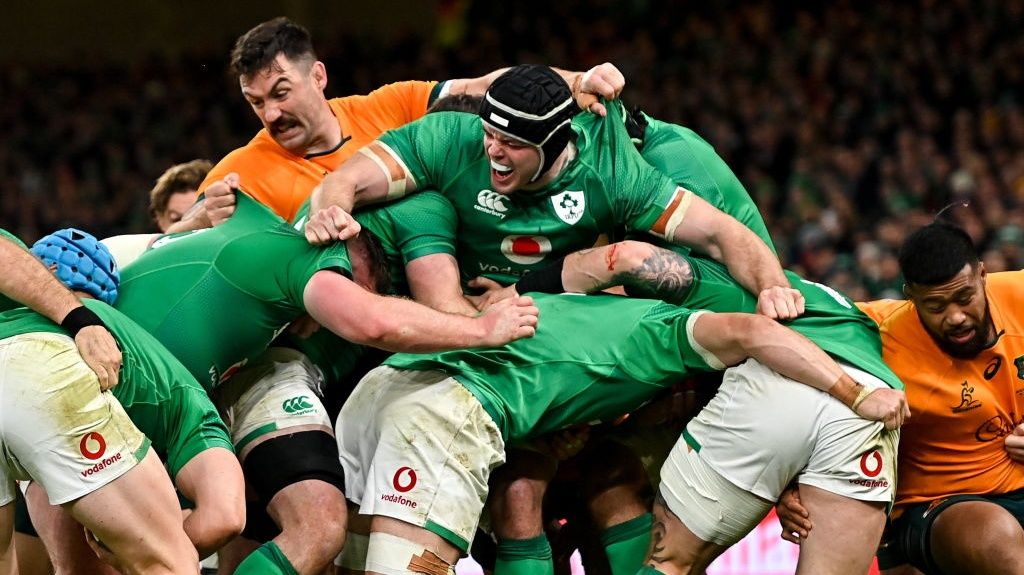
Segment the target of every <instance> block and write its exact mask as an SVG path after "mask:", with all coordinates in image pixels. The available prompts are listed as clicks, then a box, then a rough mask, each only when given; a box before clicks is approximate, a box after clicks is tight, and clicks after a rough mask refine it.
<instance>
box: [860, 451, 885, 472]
mask: <svg viewBox="0 0 1024 575" xmlns="http://www.w3.org/2000/svg"><path fill="white" fill-rule="evenodd" d="M860 470H861V472H863V473H864V475H866V476H868V477H878V474H879V473H881V472H882V454H881V453H879V452H878V450H877V449H872V450H871V451H868V452H867V453H865V454H864V455H861V456H860Z"/></svg>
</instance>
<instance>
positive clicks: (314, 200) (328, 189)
mask: <svg viewBox="0 0 1024 575" xmlns="http://www.w3.org/2000/svg"><path fill="white" fill-rule="evenodd" d="M355 205H356V190H355V186H352V185H351V184H348V183H346V182H345V179H344V178H343V177H342V176H340V175H339V174H338V172H331V173H329V174H327V175H326V176H325V177H324V181H323V182H321V184H320V185H319V186H317V187H316V188H314V189H313V194H312V196H311V197H310V199H309V213H311V214H314V213H316V212H318V211H320V210H322V209H324V208H326V207H327V206H338V207H339V208H341V209H343V210H345V211H346V212H348V213H352V210H353V209H355Z"/></svg>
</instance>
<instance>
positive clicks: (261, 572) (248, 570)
mask: <svg viewBox="0 0 1024 575" xmlns="http://www.w3.org/2000/svg"><path fill="white" fill-rule="evenodd" d="M235 575H299V572H298V571H296V570H295V567H292V564H291V563H290V562H289V561H288V558H287V557H285V556H284V553H283V552H282V551H281V548H280V547H278V546H277V543H274V542H273V541H268V542H266V543H264V544H263V545H261V546H260V547H259V548H257V549H256V550H255V551H253V552H252V553H250V554H249V556H248V557H246V558H245V561H242V562H241V563H239V564H238V567H236V568H235Z"/></svg>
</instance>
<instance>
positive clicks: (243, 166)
mask: <svg viewBox="0 0 1024 575" xmlns="http://www.w3.org/2000/svg"><path fill="white" fill-rule="evenodd" d="M443 87H444V84H443V83H441V84H439V83H437V82H397V83H395V84H388V85H386V86H383V87H381V88H378V89H376V90H374V91H373V92H371V93H370V94H368V95H365V96H347V97H344V98H335V99H333V100H329V102H328V103H329V104H330V106H331V111H332V112H334V115H335V117H336V118H337V120H338V125H339V126H341V134H342V137H343V140H342V142H341V145H340V146H339V147H337V148H335V149H334V150H330V151H327V152H323V153H320V154H311V155H309V156H305V157H302V156H296V155H294V154H292V153H291V152H289V151H288V150H285V149H284V148H282V147H281V146H280V145H278V143H277V142H275V141H274V139H273V138H271V137H270V134H268V133H267V131H266V130H265V129H263V130H260V131H259V133H257V134H256V137H254V138H253V139H252V140H251V141H250V142H249V143H248V144H246V145H245V146H243V147H241V148H238V149H237V150H234V151H233V152H231V153H229V154H228V155H227V156H225V157H224V159H222V160H221V161H220V162H217V165H216V166H214V167H213V169H212V170H210V173H209V174H208V175H207V176H206V179H205V180H204V181H203V183H202V184H201V185H200V186H199V189H200V191H202V190H205V189H206V187H207V186H209V185H210V184H212V183H214V182H216V181H218V180H221V179H223V178H224V176H226V175H227V174H229V173H231V172H236V173H238V176H239V178H240V182H241V185H242V187H243V188H245V190H246V191H247V192H249V194H250V195H252V197H254V198H256V200H257V201H259V202H261V203H263V204H264V205H266V206H269V207H270V209H271V210H273V211H274V213H276V214H277V215H279V216H281V217H282V218H284V219H286V220H292V219H294V218H295V213H296V211H297V210H298V208H299V206H300V205H302V202H304V201H305V200H306V199H307V198H309V195H310V193H312V191H313V188H314V187H316V185H317V184H319V183H320V182H321V181H322V180H323V179H324V176H325V175H327V173H328V172H331V171H334V170H335V169H337V167H338V166H340V165H341V164H342V163H343V162H344V161H345V160H347V159H349V158H350V157H351V156H352V154H354V153H355V152H356V151H357V150H359V148H362V147H363V146H365V145H366V144H369V143H370V142H372V141H373V139H374V138H376V137H377V136H380V135H381V134H382V133H383V132H385V131H387V130H390V129H392V128H397V127H398V126H401V125H403V124H407V123H409V122H411V121H413V120H415V119H417V118H419V117H421V116H423V114H425V113H426V111H427V106H429V105H430V102H432V101H433V100H434V99H436V98H438V97H440V95H441V93H442V91H443Z"/></svg>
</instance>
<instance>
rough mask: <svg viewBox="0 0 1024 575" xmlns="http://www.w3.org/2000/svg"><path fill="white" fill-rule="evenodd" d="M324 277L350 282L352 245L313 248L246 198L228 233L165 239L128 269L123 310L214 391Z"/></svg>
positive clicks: (223, 229)
mask: <svg viewBox="0 0 1024 575" xmlns="http://www.w3.org/2000/svg"><path fill="white" fill-rule="evenodd" d="M320 270H334V271H338V272H340V273H344V274H346V275H349V276H351V264H350V263H349V258H348V251H347V249H346V248H345V244H343V243H336V244H332V245H330V246H326V247H316V246H311V245H310V244H309V243H308V242H306V238H305V237H304V236H303V235H302V234H300V233H298V232H296V231H295V230H294V229H293V228H292V227H291V226H290V225H289V224H288V223H286V222H285V221H284V220H282V219H280V218H279V217H277V216H276V215H274V214H273V213H272V212H271V211H270V210H269V209H267V208H266V207H265V206H263V205H261V204H259V203H257V202H256V201H255V200H253V199H252V198H250V197H248V196H247V195H246V194H244V193H239V194H238V205H237V209H236V210H235V214H234V215H233V216H232V217H231V219H229V220H228V221H227V222H225V223H224V224H223V225H220V226H217V227H214V228H209V229H205V230H199V231H195V232H185V233H181V234H172V235H167V236H163V237H161V238H159V239H157V240H156V241H155V242H154V243H153V245H152V247H151V248H150V249H149V250H148V251H147V252H146V253H144V254H143V255H142V256H141V257H140V258H139V259H138V260H136V261H135V262H133V263H132V264H131V265H129V266H126V267H125V268H124V269H122V270H121V290H120V295H119V297H118V300H117V302H116V304H115V305H116V307H117V309H118V310H120V311H122V312H123V313H124V314H125V315H127V316H128V317H130V318H132V319H133V320H135V321H136V322H137V323H138V324H139V325H141V326H142V327H143V328H145V329H146V330H147V331H149V332H150V333H152V334H153V335H154V336H156V338H157V339H158V340H160V342H161V343H163V344H164V346H166V347H167V349H168V350H170V351H171V353H173V354H174V356H175V357H177V358H178V359H179V360H180V361H181V362H182V363H183V364H185V367H187V368H188V370H189V371H190V372H191V373H192V375H194V376H195V377H196V379H198V380H199V381H200V383H202V384H203V385H204V386H205V387H206V388H207V389H211V388H213V387H216V386H217V385H218V383H219V382H220V381H221V380H222V379H224V378H225V377H227V376H229V375H230V374H231V373H232V372H233V371H234V370H235V369H237V368H238V367H240V366H241V365H242V364H243V363H244V362H245V361H247V360H248V359H250V358H252V357H254V356H255V355H257V354H258V353H260V352H261V351H263V350H264V349H265V348H266V347H267V345H268V344H269V343H270V342H271V340H273V339H274V336H275V335H277V333H278V332H279V331H280V330H281V329H283V328H284V327H285V325H287V324H288V322H290V321H292V320H294V319H296V318H297V317H299V316H300V315H302V313H304V311H305V305H304V303H303V291H304V290H305V287H306V284H307V283H308V282H309V279H310V278H311V277H312V276H313V274H315V273H316V272H318V271H320Z"/></svg>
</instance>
